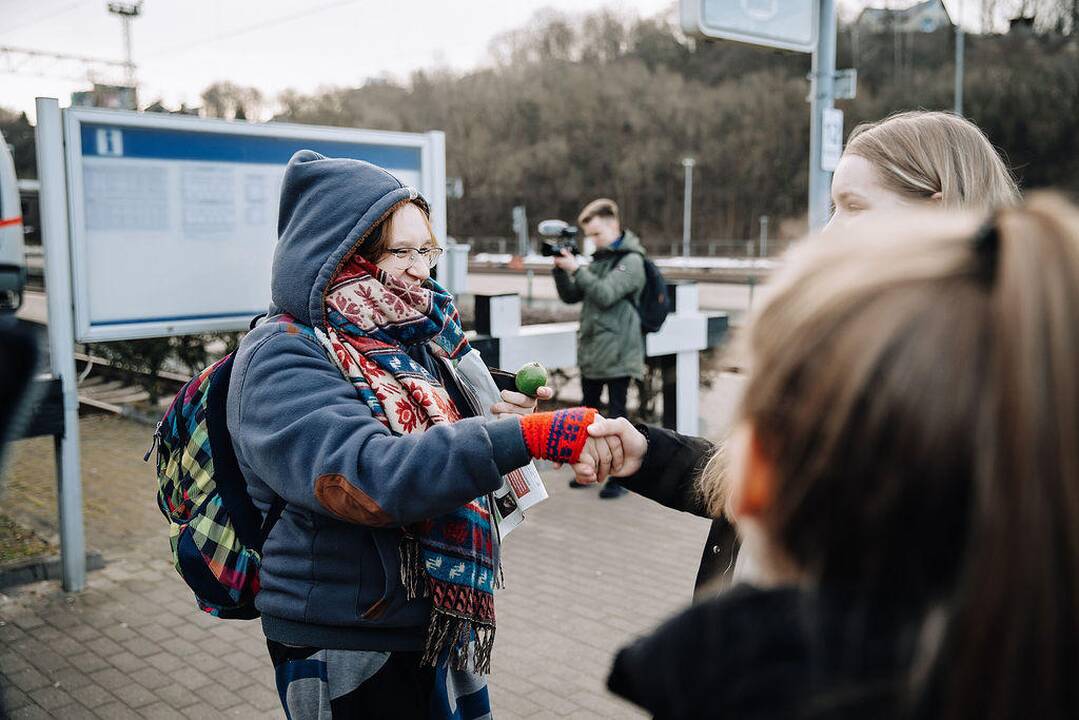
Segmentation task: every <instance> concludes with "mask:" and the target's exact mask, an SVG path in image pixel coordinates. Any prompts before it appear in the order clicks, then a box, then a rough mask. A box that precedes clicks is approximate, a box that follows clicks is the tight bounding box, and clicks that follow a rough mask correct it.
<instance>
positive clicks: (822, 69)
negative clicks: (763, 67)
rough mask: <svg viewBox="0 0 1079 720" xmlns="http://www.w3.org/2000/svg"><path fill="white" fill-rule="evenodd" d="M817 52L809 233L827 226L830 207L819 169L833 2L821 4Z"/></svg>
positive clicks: (828, 177)
mask: <svg viewBox="0 0 1079 720" xmlns="http://www.w3.org/2000/svg"><path fill="white" fill-rule="evenodd" d="M818 23H819V25H818V29H817V49H816V51H815V52H814V53H813V72H812V82H813V87H812V88H811V91H810V92H811V97H812V106H811V108H810V121H809V229H810V230H819V229H820V228H822V227H824V224H825V223H826V222H828V210H829V208H830V207H831V202H832V199H831V194H832V173H830V172H828V171H827V170H825V169H824V168H823V167H821V146H822V145H823V138H822V137H821V133H822V131H823V129H824V111H825V110H826V109H830V108H831V107H832V101H833V98H834V84H835V36H836V14H835V0H820V17H819V18H818Z"/></svg>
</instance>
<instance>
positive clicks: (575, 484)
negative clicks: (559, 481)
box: [569, 478, 588, 489]
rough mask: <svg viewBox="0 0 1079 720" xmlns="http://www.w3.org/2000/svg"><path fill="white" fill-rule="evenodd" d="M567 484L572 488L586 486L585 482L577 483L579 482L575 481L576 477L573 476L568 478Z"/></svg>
mask: <svg viewBox="0 0 1079 720" xmlns="http://www.w3.org/2000/svg"><path fill="white" fill-rule="evenodd" d="M569 486H570V487H571V488H574V489H576V488H586V487H588V485H586V484H585V483H579V482H577V480H576V478H574V479H573V480H570V481H569Z"/></svg>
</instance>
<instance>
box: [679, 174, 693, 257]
mask: <svg viewBox="0 0 1079 720" xmlns="http://www.w3.org/2000/svg"><path fill="white" fill-rule="evenodd" d="M693 165H694V160H693V158H682V167H684V168H685V169H686V184H685V191H684V193H683V195H682V257H689V239H690V220H691V218H692V216H693Z"/></svg>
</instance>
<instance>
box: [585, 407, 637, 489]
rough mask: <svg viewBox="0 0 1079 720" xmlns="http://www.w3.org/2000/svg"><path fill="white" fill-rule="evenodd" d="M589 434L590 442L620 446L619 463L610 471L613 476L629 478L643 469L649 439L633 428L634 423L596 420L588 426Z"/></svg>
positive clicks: (624, 420)
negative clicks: (642, 464)
mask: <svg viewBox="0 0 1079 720" xmlns="http://www.w3.org/2000/svg"><path fill="white" fill-rule="evenodd" d="M588 434H589V436H590V440H596V441H597V442H606V443H607V444H608V446H614V445H617V446H618V449H619V462H618V463H617V464H612V466H611V469H610V474H611V475H612V476H614V477H628V476H629V475H632V474H633V473H635V472H637V471H638V470H640V469H641V463H642V462H643V461H644V455H645V453H646V452H648V439H647V438H646V437H645V436H644V435H642V434H641V432H640V431H639V430H637V428H635V427H633V423H631V422H630V421H629V420H627V419H625V418H609V419H607V418H596V420H595V422H593V423H592V424H591V425H589V426H588ZM586 447H587V445H586ZM580 482H583V481H580Z"/></svg>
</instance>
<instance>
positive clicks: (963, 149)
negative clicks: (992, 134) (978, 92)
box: [845, 111, 1019, 208]
mask: <svg viewBox="0 0 1079 720" xmlns="http://www.w3.org/2000/svg"><path fill="white" fill-rule="evenodd" d="M845 152H846V153H849V154H851V155H857V156H859V157H863V158H865V159H866V160H868V161H869V162H871V163H872V164H873V165H874V167H876V169H877V171H878V172H879V173H880V177H881V180H882V181H883V183H884V185H885V187H887V188H889V189H891V190H893V191H895V192H897V193H899V194H901V195H903V196H905V197H913V198H922V199H925V198H929V197H931V196H933V195H934V194H935V193H940V194H941V204H942V206H943V207H949V208H959V207H963V208H991V207H999V206H1003V205H1012V204H1014V203H1016V202H1018V200H1019V188H1018V187H1017V186H1016V183H1015V180H1014V178H1013V177H1012V175H1011V173H1010V172H1009V171H1008V168H1007V166H1006V165H1005V164H1004V161H1003V160H1002V159H1001V157H1000V155H999V154H998V153H997V151H996V150H995V149H994V148H993V146H992V144H990V142H989V140H988V138H986V136H985V134H984V133H983V132H982V131H981V130H980V129H979V128H978V126H977V125H975V124H974V123H972V122H970V121H969V120H966V119H964V118H961V117H959V116H957V115H952V114H951V113H946V112H925V111H912V112H903V113H898V114H896V115H892V116H890V117H887V118H885V119H884V120H879V121H877V122H871V123H862V124H861V125H858V126H857V127H855V128H854V129H853V130H852V131H851V133H850V137H849V138H848V139H847V148H846V151H845Z"/></svg>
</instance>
